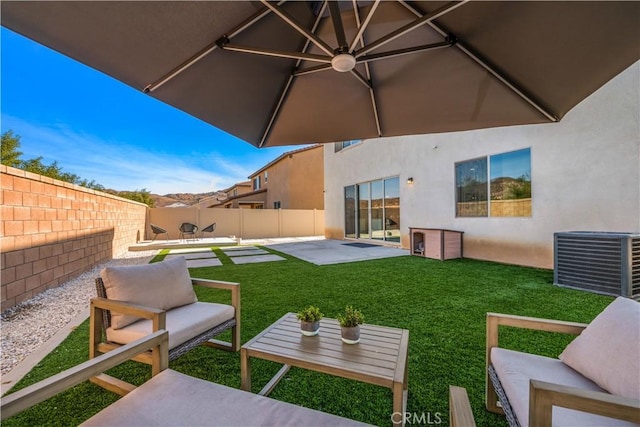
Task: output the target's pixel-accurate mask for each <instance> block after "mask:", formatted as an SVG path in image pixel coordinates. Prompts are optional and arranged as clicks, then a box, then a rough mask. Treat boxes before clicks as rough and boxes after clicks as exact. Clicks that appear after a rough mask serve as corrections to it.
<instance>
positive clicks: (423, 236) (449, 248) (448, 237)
mask: <svg viewBox="0 0 640 427" xmlns="http://www.w3.org/2000/svg"><path fill="white" fill-rule="evenodd" d="M462 234H463V232H462V231H456V230H445V229H441V228H413V227H409V235H410V236H411V255H415V256H422V257H425V258H433V259H439V260H441V261H444V260H447V259H454V258H462Z"/></svg>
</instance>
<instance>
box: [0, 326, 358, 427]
mask: <svg viewBox="0 0 640 427" xmlns="http://www.w3.org/2000/svg"><path fill="white" fill-rule="evenodd" d="M169 339H170V338H169V334H168V333H167V331H165V330H159V331H156V332H153V333H152V334H150V335H147V336H145V337H143V338H141V339H139V340H136V341H134V342H132V343H129V344H127V345H125V346H123V347H120V348H118V349H117V350H114V351H111V352H109V353H107V354H103V355H101V356H99V357H96V358H95V359H91V360H89V361H87V362H84V363H82V364H80V365H78V366H75V367H73V368H71V369H68V370H66V371H64V372H61V373H59V374H57V375H54V376H52V377H50V378H48V379H45V380H42V381H40V382H39V383H36V384H33V385H31V386H29V387H26V388H24V389H22V390H20V391H17V392H15V393H12V394H10V395H8V396H6V397H3V398H2V400H1V403H2V407H1V408H0V410H1V411H0V414H1V417H2V419H3V420H4V419H6V418H9V417H11V416H13V415H15V414H17V413H19V412H21V411H23V410H25V409H27V408H29V407H31V406H33V405H35V404H37V403H40V402H42V401H44V400H46V399H48V398H50V397H53V396H55V395H56V394H58V393H60V392H62V391H64V390H66V389H69V388H71V387H73V386H75V385H77V384H80V383H81V382H83V381H86V380H88V379H90V378H91V377H92V376H94V375H99V374H102V373H103V372H104V371H106V370H107V369H110V368H112V367H114V366H117V365H119V364H120V363H122V362H125V361H126V360H128V359H132V358H133V359H135V358H136V357H137V356H141V355H144V354H146V353H147V352H149V351H150V352H151V353H152V354H153V355H154V357H153V365H152V367H153V368H152V378H151V379H150V380H149V381H147V382H145V383H144V384H142V385H141V386H139V387H135V386H133V385H131V384H129V383H124V382H123V384H126V386H127V388H128V389H129V391H130V393H128V394H127V395H126V396H124V397H122V398H121V399H119V400H117V401H116V402H115V403H113V404H112V405H110V406H107V407H106V408H104V409H103V410H102V411H100V412H98V413H97V414H96V415H94V416H93V417H91V418H90V419H89V420H87V421H85V422H84V423H82V425H83V426H105V425H109V426H119V425H127V426H131V425H145V426H157V425H162V426H186V425H207V426H247V425H251V426H274V425H277V426H286V425H291V426H301V425H313V426H364V425H365V424H362V423H359V422H357V421H353V420H349V419H347V418H342V417H339V416H336V415H331V414H326V413H324V412H320V411H316V410H313V409H309V408H304V407H302V406H297V405H293V404H290V403H286V402H281V401H278V400H275V399H271V398H269V397H265V396H261V395H258V394H253V393H249V392H246V391H242V390H238V389H235V388H231V387H226V386H223V385H220V384H215V383H212V382H209V381H205V380H202V379H199V378H194V377H190V376H187V375H184V374H181V373H179V372H176V371H173V370H171V369H168V365H169V357H168V354H167V347H168V341H169ZM112 391H113V390H112ZM52 416H55V415H53V414H52Z"/></svg>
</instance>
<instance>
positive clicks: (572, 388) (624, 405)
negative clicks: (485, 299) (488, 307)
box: [486, 297, 640, 427]
mask: <svg viewBox="0 0 640 427" xmlns="http://www.w3.org/2000/svg"><path fill="white" fill-rule="evenodd" d="M499 326H502V327H506V326H508V327H513V328H525V329H534V330H541V331H547V332H556V333H557V332H560V333H567V334H573V335H578V337H577V338H575V339H574V340H573V341H572V342H570V343H569V345H568V346H567V347H566V348H565V349H564V351H563V352H562V354H560V356H559V357H558V358H551V357H545V356H540V355H535V354H529V353H523V352H519V351H513V350H508V349H506V348H501V347H500V346H499V342H498V331H499V328H498V327H499ZM638 354H640V304H639V303H638V302H636V301H633V300H631V299H627V298H623V297H618V298H617V299H616V300H614V301H613V302H612V303H611V304H609V306H607V308H605V309H604V311H603V312H602V313H600V314H599V315H598V316H596V318H595V319H594V320H593V321H592V322H591V323H590V324H588V325H587V324H584V323H574V322H563V321H558V320H549V319H536V318H532V317H522V316H514V315H506V314H496V313H487V347H486V357H487V377H486V390H487V395H486V406H487V410H489V411H491V412H495V413H503V414H505V415H506V417H507V421H508V422H509V425H510V426H512V427H514V426H527V425H528V426H529V427H550V426H599V427H604V426H616V427H620V426H636V425H637V424H639V423H640V362H639V360H638ZM498 403H499V405H498Z"/></svg>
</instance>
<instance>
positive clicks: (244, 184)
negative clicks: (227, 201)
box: [220, 181, 251, 193]
mask: <svg viewBox="0 0 640 427" xmlns="http://www.w3.org/2000/svg"><path fill="white" fill-rule="evenodd" d="M248 186H251V181H242V182H236V183H235V184H233V185H232V186H231V187H229V188H225V189H224V190H220V191H221V192H223V193H228V192H229V191H231V190H232V189H233V188H234V187H248Z"/></svg>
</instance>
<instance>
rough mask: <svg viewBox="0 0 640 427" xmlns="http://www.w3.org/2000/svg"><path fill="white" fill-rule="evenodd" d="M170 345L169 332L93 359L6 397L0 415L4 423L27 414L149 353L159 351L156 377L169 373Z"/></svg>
mask: <svg viewBox="0 0 640 427" xmlns="http://www.w3.org/2000/svg"><path fill="white" fill-rule="evenodd" d="M168 342H169V333H168V332H167V331H164V330H163V331H158V332H154V333H152V334H151V335H147V336H145V337H144V338H141V339H139V340H136V341H134V342H132V343H130V344H127V345H125V346H122V347H120V348H118V349H116V350H113V351H110V352H109V353H107V354H103V355H101V356H98V357H96V358H94V359H90V360H88V361H87V362H84V363H82V364H80V365H78V366H75V367H73V368H70V369H67V370H66V371H63V372H61V373H59V374H57V375H54V376H52V377H50V378H47V379H45V380H42V381H40V382H38V383H36V384H33V385H31V386H29V387H26V388H24V389H22V390H20V391H17V392H15V393H12V394H10V395H8V396H6V397H3V398H2V408H1V411H0V414H1V415H2V419H3V420H4V419H5V418H9V417H11V416H12V415H15V414H17V413H19V412H21V411H24V410H25V409H28V408H30V407H31V406H33V405H36V404H38V403H40V402H42V401H44V400H46V399H48V398H50V397H53V396H55V395H56V394H58V393H60V392H62V391H64V390H66V389H68V388H71V387H73V386H75V385H77V384H80V383H82V382H84V381H86V380H88V379H90V378H92V377H94V376H96V375H98V374H100V373H102V372H104V371H106V370H108V369H111V368H112V367H114V366H117V365H119V364H120V363H122V362H125V361H127V360H129V359H131V358H132V357H134V356H135V355H137V354H140V353H142V352H146V351H147V350H149V349H156V352H157V353H158V359H157V360H158V362H157V363H158V366H157V369H155V370H154V372H153V374H154V375H155V374H157V373H158V372H161V371H163V370H165V369H167V367H168V365H169V356H168V350H167V348H168Z"/></svg>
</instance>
